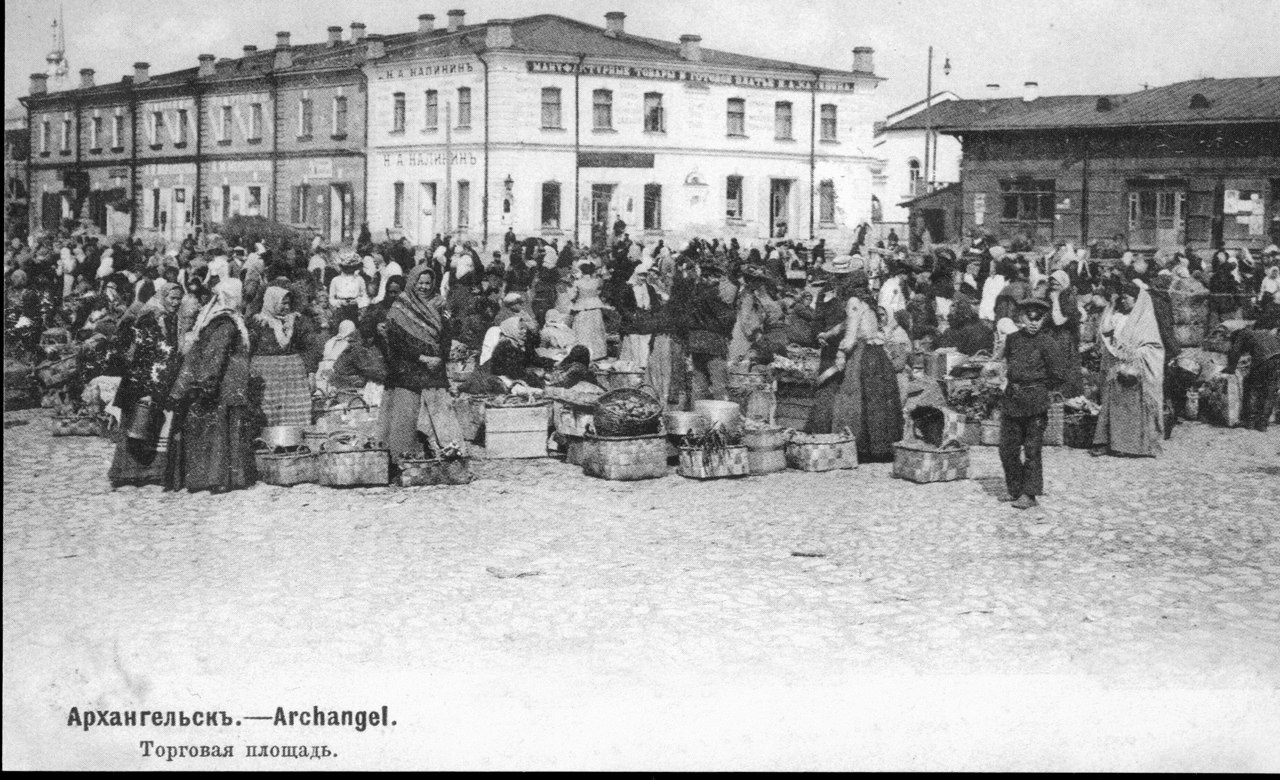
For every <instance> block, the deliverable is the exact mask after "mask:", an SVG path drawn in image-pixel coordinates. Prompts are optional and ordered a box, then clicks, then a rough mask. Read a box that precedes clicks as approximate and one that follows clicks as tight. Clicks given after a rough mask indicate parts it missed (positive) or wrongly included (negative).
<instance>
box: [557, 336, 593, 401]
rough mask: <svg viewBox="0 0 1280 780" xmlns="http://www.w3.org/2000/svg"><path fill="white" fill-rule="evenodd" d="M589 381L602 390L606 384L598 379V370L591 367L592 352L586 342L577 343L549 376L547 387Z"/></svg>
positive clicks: (570, 386)
mask: <svg viewBox="0 0 1280 780" xmlns="http://www.w3.org/2000/svg"><path fill="white" fill-rule="evenodd" d="M584 382H585V383H587V384H591V385H594V386H596V387H598V388H600V389H601V390H603V389H604V386H603V385H601V384H600V382H599V380H597V379H596V372H595V371H594V370H593V369H592V368H591V352H590V350H588V349H587V347H586V345H584V344H577V345H575V346H574V347H573V349H570V350H569V355H568V356H567V357H566V358H565V359H564V360H561V361H560V363H559V364H557V365H556V368H555V371H554V372H553V373H552V374H551V375H550V376H549V377H548V378H547V387H569V388H572V387H574V386H576V385H579V384H582V383H584Z"/></svg>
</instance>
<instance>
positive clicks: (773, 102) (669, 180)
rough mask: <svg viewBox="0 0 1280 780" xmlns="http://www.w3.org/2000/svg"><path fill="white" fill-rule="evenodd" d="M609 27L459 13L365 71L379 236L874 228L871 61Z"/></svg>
mask: <svg viewBox="0 0 1280 780" xmlns="http://www.w3.org/2000/svg"><path fill="white" fill-rule="evenodd" d="M605 21H606V24H605V27H603V28H601V27H595V26H592V25H588V24H584V23H581V22H577V21H574V20H571V19H566V18H563V17H558V16H549V15H546V16H534V17H527V18H523V19H517V20H514V21H508V20H490V21H488V22H486V23H484V24H481V25H474V26H469V25H466V24H465V18H464V15H463V14H462V12H458V11H455V12H451V13H450V15H449V20H448V26H447V27H443V28H441V29H438V30H437V29H435V28H434V20H433V19H429V18H425V17H424V18H423V20H422V22H423V27H424V33H425V34H424V35H422V36H421V37H419V38H417V39H414V40H405V41H402V42H400V43H399V44H398V45H392V44H391V43H390V42H389V43H388V46H387V48H386V52H385V57H383V58H381V59H377V60H370V61H369V63H368V64H367V65H366V72H367V74H368V81H369V117H370V118H369V222H370V225H371V227H372V228H373V231H374V235H375V237H381V236H383V235H384V234H385V235H392V236H397V235H403V236H406V237H408V238H409V239H410V240H411V241H413V242H415V243H426V242H428V241H430V240H431V238H432V237H434V236H435V235H438V234H439V235H456V236H460V237H463V238H468V239H474V240H477V241H479V242H484V243H488V244H490V245H492V244H494V243H495V242H500V241H501V236H502V235H503V234H504V233H505V232H506V231H507V230H508V229H511V230H513V231H515V233H516V234H517V235H520V236H527V235H534V236H541V237H543V238H546V239H548V240H551V239H559V240H561V241H564V240H574V241H580V242H593V243H596V244H600V243H602V242H603V241H604V240H605V236H606V234H607V233H609V232H610V231H611V230H612V227H613V225H614V224H615V223H616V222H617V221H619V220H621V221H622V222H623V223H624V224H625V225H626V232H627V233H629V234H630V235H631V236H632V237H633V238H634V239H636V240H641V241H644V242H645V243H653V242H655V241H657V240H659V239H661V240H665V241H667V242H668V243H675V242H680V241H683V240H685V239H688V238H690V237H693V236H707V237H710V236H719V237H724V236H733V237H738V238H739V239H740V240H744V241H745V240H761V239H767V238H769V237H778V236H784V235H785V236H787V237H799V238H824V237H826V238H830V239H833V240H843V239H844V238H847V237H850V236H852V235H853V231H854V230H856V227H857V225H858V224H860V223H861V222H863V221H866V220H867V219H868V218H869V216H870V208H871V198H870V195H871V165H872V163H873V162H874V160H873V158H872V157H870V156H869V155H868V154H867V153H866V150H869V149H870V148H871V133H872V116H871V114H870V111H869V107H868V104H869V99H868V96H869V94H870V93H871V91H872V90H874V88H875V86H876V85H877V83H878V81H879V79H878V78H877V77H876V76H874V75H873V73H872V67H871V59H870V58H871V52H870V50H859V51H858V54H857V56H858V58H859V60H858V65H859V66H860V67H859V68H858V69H856V70H853V71H848V72H835V71H830V70H823V69H817V68H806V67H804V66H800V65H795V64H791V63H782V62H774V61H766V60H760V59H758V58H752V57H743V56H739V55H732V54H727V53H723V52H716V51H711V50H707V49H703V48H702V47H701V45H700V39H698V37H697V36H683V37H682V38H681V41H680V43H678V44H676V43H667V42H663V41H656V40H652V39H648V38H640V37H637V36H632V35H630V34H628V33H626V32H625V29H624V15H623V14H621V13H619V12H613V13H610V14H607V15H606V20H605Z"/></svg>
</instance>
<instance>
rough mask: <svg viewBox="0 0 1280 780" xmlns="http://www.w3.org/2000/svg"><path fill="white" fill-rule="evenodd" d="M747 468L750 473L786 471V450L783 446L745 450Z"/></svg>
mask: <svg viewBox="0 0 1280 780" xmlns="http://www.w3.org/2000/svg"><path fill="white" fill-rule="evenodd" d="M747 468H748V470H750V472H751V473H752V475H756V474H774V473H776V472H779V471H786V470H787V451H786V449H785V448H783V447H779V448H777V449H774V450H747Z"/></svg>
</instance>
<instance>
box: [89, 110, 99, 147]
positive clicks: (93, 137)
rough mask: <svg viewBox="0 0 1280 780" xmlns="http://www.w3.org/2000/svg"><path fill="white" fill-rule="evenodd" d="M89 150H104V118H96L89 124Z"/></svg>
mask: <svg viewBox="0 0 1280 780" xmlns="http://www.w3.org/2000/svg"><path fill="white" fill-rule="evenodd" d="M89 148H90V149H101V148H102V117H100V116H95V117H94V118H93V121H92V122H90V123H89Z"/></svg>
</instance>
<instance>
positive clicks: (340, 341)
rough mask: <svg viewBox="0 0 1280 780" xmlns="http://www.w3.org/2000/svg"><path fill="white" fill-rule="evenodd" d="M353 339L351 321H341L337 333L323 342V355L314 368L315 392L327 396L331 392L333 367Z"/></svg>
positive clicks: (354, 328) (354, 330)
mask: <svg viewBox="0 0 1280 780" xmlns="http://www.w3.org/2000/svg"><path fill="white" fill-rule="evenodd" d="M353 338H356V339H358V338H359V336H358V335H357V334H356V324H355V323H354V322H352V321H351V320H343V321H342V322H341V323H339V324H338V332H337V334H336V335H334V337H333V338H331V339H329V340H328V341H326V342H325V345H324V355H323V356H322V357H321V358H320V365H319V366H317V367H316V390H317V391H319V392H321V393H324V394H328V393H329V391H330V390H332V389H333V388H332V377H333V367H334V365H335V364H336V363H337V362H338V358H339V357H341V355H342V353H343V352H345V351H346V350H347V348H348V347H349V346H351V341H352V339H353Z"/></svg>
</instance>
